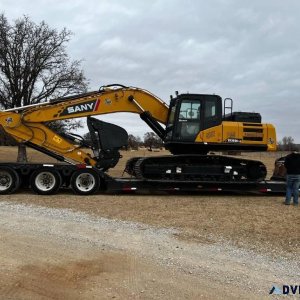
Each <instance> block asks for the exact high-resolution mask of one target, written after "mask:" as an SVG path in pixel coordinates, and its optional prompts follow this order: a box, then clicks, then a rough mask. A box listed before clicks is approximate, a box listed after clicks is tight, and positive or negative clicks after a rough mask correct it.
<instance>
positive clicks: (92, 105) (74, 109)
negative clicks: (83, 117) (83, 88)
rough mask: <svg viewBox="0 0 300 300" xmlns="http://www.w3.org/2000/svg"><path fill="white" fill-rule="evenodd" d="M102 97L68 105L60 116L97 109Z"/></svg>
mask: <svg viewBox="0 0 300 300" xmlns="http://www.w3.org/2000/svg"><path fill="white" fill-rule="evenodd" d="M99 104H100V99H97V100H92V101H88V102H84V103H82V104H77V105H71V106H67V107H66V108H65V109H64V110H63V111H62V112H61V114H60V116H67V115H71V114H77V113H81V112H92V111H96V110H97V109H98V107H99Z"/></svg>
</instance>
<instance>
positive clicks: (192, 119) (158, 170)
mask: <svg viewBox="0 0 300 300" xmlns="http://www.w3.org/2000/svg"><path fill="white" fill-rule="evenodd" d="M232 107H233V101H232V99H231V98H226V99H224V100H222V98H221V97H220V96H218V95H214V94H211V95H209V94H190V93H185V94H179V93H178V92H176V93H175V96H171V99H170V104H169V105H167V104H166V103H165V102H164V101H162V100H161V99H160V98H159V97H157V96H155V95H153V94H152V93H151V92H149V91H147V90H144V89H141V88H137V87H127V86H123V85H117V84H112V85H107V86H102V87H101V88H100V89H99V90H98V91H93V92H88V93H84V94H79V95H74V96H70V97H65V98H60V99H55V100H52V101H49V102H45V103H40V104H35V105H29V106H23V107H17V108H12V109H8V110H4V111H1V112H0V125H1V126H2V127H3V129H4V130H5V132H6V133H8V134H9V135H10V136H12V137H13V138H14V139H15V140H16V141H18V142H20V143H24V144H25V145H27V146H29V147H31V148H34V149H36V150H38V151H40V152H43V153H45V154H47V155H49V156H51V157H53V158H55V159H57V160H58V161H61V162H63V163H57V164H53V165H52V164H34V163H27V164H26V163H25V164H24V163H23V164H22V163H1V164H0V193H2V194H5V193H12V192H15V191H16V190H17V189H18V188H19V187H20V186H21V183H23V184H27V185H28V186H30V187H31V188H32V189H33V190H34V191H35V192H36V193H38V194H53V193H55V192H57V191H58V189H59V188H60V187H61V186H62V185H65V186H71V188H72V189H73V191H74V192H75V193H77V194H82V195H87V194H93V193H95V192H96V191H98V190H99V188H100V187H103V186H105V172H106V171H107V170H108V169H110V168H113V167H114V166H115V165H116V164H117V163H118V161H119V159H120V157H121V155H120V152H119V151H120V149H121V148H122V147H124V146H126V144H127V142H128V134H127V132H126V130H125V129H123V128H121V127H120V126H118V125H115V124H111V123H107V122H104V121H101V120H99V119H97V118H95V117H94V116H97V115H102V114H111V113H117V112H127V113H136V114H139V115H140V118H141V119H142V120H143V121H144V122H146V124H147V125H148V126H149V127H150V128H151V129H152V130H153V131H154V132H155V133H156V134H157V135H158V136H159V137H160V138H161V139H162V140H163V142H164V146H165V148H166V149H168V150H169V151H170V152H171V154H172V155H167V156H157V157H135V158H133V159H130V160H129V161H128V162H127V165H126V169H125V171H126V172H127V173H129V174H130V175H131V176H132V177H134V178H138V179H140V180H144V181H147V180H148V181H151V180H161V181H170V180H172V181H177V182H187V181H211V182H218V181H219V182H220V181H229V182H231V181H232V182H237V183H238V182H258V181H261V180H263V179H264V178H265V176H266V167H265V165H264V164H263V163H262V162H260V161H256V160H247V159H244V158H236V157H232V156H228V155H227V156H226V155H216V154H215V152H224V151H275V150H276V133H275V128H274V126H273V125H272V124H264V123H262V122H261V115H260V114H259V113H254V112H233V109H232ZM82 117H86V118H87V126H88V129H89V132H90V141H89V142H87V141H85V140H84V139H83V138H82V137H81V136H80V135H77V134H74V133H61V134H58V133H57V132H55V131H53V130H52V129H51V127H50V126H49V122H53V121H58V120H66V119H72V118H82ZM87 148H90V149H91V150H92V151H87V150H86V149H87ZM90 152H91V153H90Z"/></svg>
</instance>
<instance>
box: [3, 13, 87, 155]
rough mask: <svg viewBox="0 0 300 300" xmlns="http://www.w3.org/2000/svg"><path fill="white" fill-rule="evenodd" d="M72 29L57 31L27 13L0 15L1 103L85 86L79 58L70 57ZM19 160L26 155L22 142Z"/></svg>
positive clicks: (47, 96) (11, 104)
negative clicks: (12, 17)
mask: <svg viewBox="0 0 300 300" xmlns="http://www.w3.org/2000/svg"><path fill="white" fill-rule="evenodd" d="M70 36H71V32H70V31H68V30H67V29H65V28H64V29H62V30H61V31H57V30H56V29H51V28H50V27H49V26H48V25H47V24H46V23H45V22H41V23H40V24H36V23H34V22H33V21H31V20H30V19H29V18H28V17H27V16H24V17H22V18H20V19H17V20H15V21H14V23H13V24H10V23H9V22H8V20H7V18H6V17H5V16H4V15H3V14H1V15H0V105H1V107H2V109H8V108H15V107H20V106H25V105H29V104H36V103H40V102H45V101H48V100H49V99H50V98H58V97H64V96H66V95H70V94H75V93H80V92H83V91H85V90H86V87H87V80H86V78H85V77H84V74H83V71H82V70H81V69H80V61H77V60H75V61H71V60H70V58H69V56H68V54H67V51H66V44H67V43H68V42H69V40H70ZM19 154H21V155H18V160H24V159H26V158H27V157H26V151H25V147H24V146H23V147H22V146H19Z"/></svg>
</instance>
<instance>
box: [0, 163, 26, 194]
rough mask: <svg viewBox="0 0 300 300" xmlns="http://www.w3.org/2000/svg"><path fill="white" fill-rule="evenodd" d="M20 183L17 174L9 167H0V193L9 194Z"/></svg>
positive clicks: (15, 189)
mask: <svg viewBox="0 0 300 300" xmlns="http://www.w3.org/2000/svg"><path fill="white" fill-rule="evenodd" d="M20 185H21V179H20V176H19V174H18V173H17V172H16V171H15V170H14V169H12V168H10V167H1V168H0V194H11V193H14V192H15V191H17V189H18V188H19V187H20Z"/></svg>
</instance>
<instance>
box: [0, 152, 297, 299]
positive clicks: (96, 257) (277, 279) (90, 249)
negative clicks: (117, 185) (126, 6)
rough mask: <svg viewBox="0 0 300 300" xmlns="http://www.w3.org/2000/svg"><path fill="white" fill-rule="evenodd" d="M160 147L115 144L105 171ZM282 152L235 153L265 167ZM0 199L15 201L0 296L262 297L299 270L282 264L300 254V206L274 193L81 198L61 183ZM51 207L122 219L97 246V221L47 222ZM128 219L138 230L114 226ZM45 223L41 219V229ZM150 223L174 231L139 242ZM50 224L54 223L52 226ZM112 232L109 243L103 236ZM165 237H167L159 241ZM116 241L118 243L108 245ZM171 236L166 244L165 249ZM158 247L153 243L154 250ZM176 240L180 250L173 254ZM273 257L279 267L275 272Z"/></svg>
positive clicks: (5, 237) (4, 240)
mask: <svg viewBox="0 0 300 300" xmlns="http://www.w3.org/2000/svg"><path fill="white" fill-rule="evenodd" d="M166 153H167V152H165V151H162V152H149V151H147V150H143V151H134V152H123V153H122V155H123V158H122V160H121V161H120V163H119V164H118V166H117V167H116V168H115V169H113V170H111V171H110V172H109V174H110V175H112V176H121V175H122V172H123V169H124V165H125V162H126V160H127V159H128V158H130V157H132V156H146V155H161V154H166ZM281 155H282V154H281V153H271V154H267V153H251V154H247V155H246V154H243V157H247V158H253V159H260V160H262V161H263V162H264V163H265V164H266V165H267V168H268V174H269V176H270V175H271V174H272V171H273V165H274V161H275V159H276V158H278V157H280V156H281ZM28 157H29V159H30V161H35V162H41V161H42V162H46V161H47V162H53V160H52V159H51V158H47V160H46V157H45V156H44V155H42V154H40V153H37V152H35V151H34V150H29V151H28ZM15 159H16V149H14V148H11V147H0V161H14V160H15ZM0 199H1V202H0V204H1V203H2V204H3V211H6V210H9V209H12V207H15V208H16V211H17V212H18V215H17V213H15V214H14V210H11V211H10V212H9V213H8V212H7V214H4V212H3V215H2V216H0V218H2V220H1V225H2V227H1V228H2V235H1V239H0V242H1V245H2V248H1V249H0V255H1V256H0V257H1V259H2V262H3V266H4V268H3V269H2V273H1V275H0V298H1V295H4V296H3V299H63V298H64V299H110V298H117V299H171V298H172V299H199V298H203V299H262V298H264V297H267V295H268V290H267V289H268V288H271V287H272V284H274V283H277V284H278V285H280V284H285V283H290V284H293V283H295V282H287V281H288V280H295V278H297V276H298V279H299V276H300V274H299V272H298V271H295V273H292V271H291V270H292V269H291V268H290V266H291V265H294V264H295V262H294V260H296V261H298V262H299V258H300V232H299V228H300V208H299V207H294V206H288V207H287V206H284V205H283V204H282V203H283V197H282V196H275V197H274V196H236V195H210V194H205V195H203V194H198V195H105V194H102V195H101V194H99V195H93V196H87V197H82V196H76V195H73V194H72V193H71V192H69V191H67V190H66V191H61V192H60V193H59V194H58V195H55V196H38V195H35V194H33V193H32V192H31V191H20V192H18V193H17V194H14V195H8V196H0ZM6 205H8V206H7V207H6ZM24 205H25V206H24ZM28 208H30V209H32V215H31V214H30V215H28V212H27V209H28ZM37 208H38V209H45V210H47V215H45V221H44V222H43V221H42V219H41V220H40V219H39V218H40V215H39V214H40V212H36V211H35V209H37ZM19 210H21V211H22V213H20V214H19ZM48 210H50V211H51V213H50V211H49V212H48ZM25 211H26V213H25ZM59 211H61V212H63V216H64V217H65V216H67V215H68V214H71V213H72V214H83V216H84V220H86V218H92V220H94V218H95V219H97V220H101V222H102V221H103V220H106V221H105V222H109V221H108V220H113V221H114V222H122V223H118V224H119V225H118V226H117V227H114V228H111V227H110V229H109V234H108V235H107V236H106V234H107V233H105V232H104V233H103V240H102V246H98V244H97V243H98V242H99V240H98V239H102V238H100V236H101V235H100V236H97V238H96V236H95V234H96V233H97V232H98V230H100V229H99V228H98V227H97V228H96V227H95V228H92V226H94V225H91V224H92V221H88V222H85V223H84V225H82V226H78V224H77V223H76V224H75V223H74V224H75V225H74V224H73V225H72V223H70V220H69V219H68V223H62V225H61V226H60V225H57V224H58V223H59V222H61V221H59V222H58V221H57V222H54V221H55V220H56V219H55V218H56V213H58V212H59ZM9 214H10V217H9V216H8V215H9ZM35 214H38V215H37V216H35ZM45 214H46V213H45ZM48 214H50V215H52V214H53V218H52V219H51V218H49V219H48ZM72 216H73V215H72ZM87 216H88V217H87ZM21 217H22V220H21ZM6 218H7V219H6ZM70 218H71V217H70ZM74 218H75V217H74ZM103 218H104V219H103ZM10 220H11V221H10ZM16 220H18V222H19V223H17V221H16ZM59 220H61V219H59ZM10 222H11V223H10ZM14 222H16V223H14ZM31 222H33V223H34V222H36V224H37V225H36V226H37V228H39V230H40V231H41V232H39V235H36V234H33V232H35V229H34V228H35V227H34V225H33V224H31ZM39 222H41V223H40V225H38V224H39ZM48 222H49V223H48ZM74 222H75V221H74ZM93 222H94V221H93ZM97 222H98V221H97ZM99 222H100V221H99ZM86 223H88V224H86ZM12 224H14V225H12ZM17 224H19V225H17ZM20 224H22V226H21V225H20ZM89 224H90V225H89ZM93 224H94V223H93ZM97 224H98V223H97ZM105 224H107V223H105ZM120 224H121V225H120ZM128 224H131V225H130V226H134V228H136V226H137V228H138V229H137V231H136V232H135V231H134V230H135V229H134V230H133V231H130V232H129V233H128V232H125V231H124V232H123V231H121V230H125V229H124V228H123V227H124V226H127V225H128ZM132 224H135V225H132ZM136 224H138V225H136ZM87 225H89V227H84V226H87ZM18 226H19V227H18ZM27 226H28V228H30V229H28V231H26V230H27ZM44 226H47V229H46V228H45V232H43V231H42V230H43V228H44ZM76 226H78V228H77V227H76ZM95 226H96V225H95ZM97 226H98V225H97ZM128 226H129V225H128ZM139 226H140V227H139ZM148 226H150V227H149V228H152V229H153V230H154V232H156V231H157V232H159V230H162V229H164V230H169V229H170V230H174V232H171V234H170V237H169V235H168V236H166V237H165V238H164V239H163V240H159V241H158V240H156V239H158V238H161V237H160V236H159V237H158V236H156V235H155V236H150V237H149V240H146V241H145V240H144V239H145V238H146V237H148V235H149V234H150V233H149V232H150V231H151V230H152V229H151V230H150V229H149V228H148ZM49 228H52V229H53V232H52V231H51V232H52V233H51V234H50V235H49V233H48V231H47V230H49ZM126 228H127V227H126ZM139 228H140V229H139ZM52 229H51V230H52ZM60 230H64V233H60ZM126 230H127V229H126ZM149 230H150V231H149ZM77 231H78V232H80V233H81V234H82V235H83V236H84V235H86V240H84V241H83V240H82V241H81V240H80V241H81V242H80V243H79V240H76V238H75V234H77ZM81 231H82V232H81ZM148 231H149V232H148ZM91 232H94V233H93V234H92V233H91ZM99 232H100V231H99ZM106 232H107V231H106ZM151 232H152V231H151ZM71 233H72V234H74V235H72V236H73V237H72V238H71V237H70V234H71ZM58 234H62V235H63V234H66V236H67V238H64V237H63V236H59V238H62V240H60V239H58V237H56V235H58ZM78 234H79V233H78ZM151 234H153V235H154V233H151ZM155 234H156V233H155ZM114 235H116V239H114V242H110V244H109V243H108V242H107V243H106V240H107V241H108V240H109V239H110V238H112V236H114ZM54 237H55V239H54ZM81 237H82V236H81ZM169 238H170V239H172V240H171V242H168V244H165V243H167V241H168V239H169ZM87 240H89V241H90V240H92V242H93V244H92V246H91V244H88V245H89V246H87ZM117 241H118V242H119V243H121V242H122V243H121V244H118V245H116V244H115V243H116V242H117ZM75 242H76V243H77V242H78V244H76V243H75ZM74 243H75V244H76V245H75V244H74ZM151 243H154V246H153V245H152V244H151ZM108 244H109V245H110V247H108ZM103 245H106V246H103ZM170 245H172V246H173V250H172V251H171V252H168V253H167V252H164V251H166V250H165V249H166V247H169V246H170ZM150 246H151V247H150ZM99 247H100V248H101V249H102V250H101V249H100V248H99ZM147 247H149V248H147ZM156 247H157V249H159V250H157V251H160V252H159V253H156V252H155V253H152V252H151V251H154V250H153V249H155V248H156ZM178 249H179V250H180V251H182V256H178V257H177V256H176V255H177V254H176V253H177V252H176V251H178ZM181 249H182V250H181ZM100 250H101V251H100ZM99 251H100V252H99ZM185 251H186V252H185ZM193 251H195V252H193ZM205 251H206V252H205ZM212 253H215V254H214V256H212ZM211 256H212V257H211ZM168 258H169V259H170V260H169V261H168V263H166V262H165V259H166V260H168ZM173 260H174V263H173V264H172V263H170V261H173ZM158 261H161V263H158ZM175 261H176V263H175ZM288 262H290V264H288ZM252 264H253V265H252ZM273 264H274V265H273ZM216 265H217V266H218V268H217V266H216ZM275 265H276V266H281V267H280V268H279V267H278V268H279V269H278V270H279V271H278V270H277V269H276V270H275V268H277V267H274V266H275ZM216 268H217V269H216ZM297 270H299V268H298V269H297ZM297 272H298V273H297ZM293 276H294V277H293ZM227 277H228V278H227ZM224 278H225V279H226V278H227V279H226V280H225V279H224ZM247 282H248V283H247ZM212 284H213V285H214V287H215V288H214V289H212V288H211V286H212ZM1 285H2V289H1ZM246 285H248V287H247V288H245V286H246ZM22 295H23V297H22Z"/></svg>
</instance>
